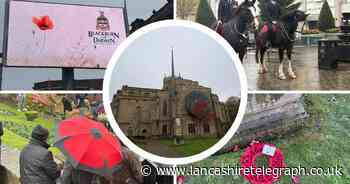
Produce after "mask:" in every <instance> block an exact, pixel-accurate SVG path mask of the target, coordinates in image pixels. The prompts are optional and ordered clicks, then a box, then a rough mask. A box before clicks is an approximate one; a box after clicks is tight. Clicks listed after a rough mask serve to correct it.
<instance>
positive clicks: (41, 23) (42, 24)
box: [32, 15, 54, 31]
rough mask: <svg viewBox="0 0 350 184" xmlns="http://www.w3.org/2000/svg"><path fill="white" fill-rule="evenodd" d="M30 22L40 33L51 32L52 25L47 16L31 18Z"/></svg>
mask: <svg viewBox="0 0 350 184" xmlns="http://www.w3.org/2000/svg"><path fill="white" fill-rule="evenodd" d="M32 22H33V23H34V24H35V25H36V26H38V28H39V29H40V30H42V31H47V30H52V29H53V28H54V23H53V21H52V20H51V18H50V17H49V16H47V15H45V16H42V17H33V19H32Z"/></svg>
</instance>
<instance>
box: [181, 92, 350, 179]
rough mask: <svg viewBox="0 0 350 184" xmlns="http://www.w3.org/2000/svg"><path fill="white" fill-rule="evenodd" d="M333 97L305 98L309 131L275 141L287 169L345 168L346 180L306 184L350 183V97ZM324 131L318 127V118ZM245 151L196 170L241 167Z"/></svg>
mask: <svg viewBox="0 0 350 184" xmlns="http://www.w3.org/2000/svg"><path fill="white" fill-rule="evenodd" d="M330 97H331V95H306V96H304V101H305V108H306V110H307V111H308V113H309V114H310V116H311V117H310V118H309V122H308V123H309V124H308V127H307V128H305V129H303V130H301V131H299V132H297V133H295V134H293V135H290V136H288V137H285V138H283V139H276V140H274V141H272V143H273V144H275V145H276V146H277V147H278V148H280V149H281V150H282V152H283V153H284V156H285V159H286V163H287V167H298V166H299V165H300V166H301V167H306V168H311V167H322V168H329V167H335V166H338V167H341V168H342V172H343V176H301V183H305V184H313V183H314V184H316V183H317V184H328V183H332V184H333V183H336V184H349V183H350V176H349V173H350V115H349V112H350V96H345V95H337V96H335V97H336V101H335V102H332V101H331V100H330V99H331V98H330ZM317 116H319V117H320V119H321V127H320V128H318V127H316V126H315V125H316V124H315V120H316V119H317V118H316V117H317ZM242 154H243V150H241V151H239V152H236V153H228V154H224V155H220V156H213V157H210V158H208V159H205V160H203V161H201V162H198V163H195V164H194V165H195V166H201V167H210V166H211V167H212V166H217V167H220V166H240V162H239V159H240V156H241V155H242ZM186 181H187V182H186V183H188V184H197V183H198V184H199V183H213V184H214V183H216V184H221V183H243V184H244V183H246V184H248V182H246V181H245V180H244V179H243V177H242V176H201V177H187V178H186ZM278 183H279V184H290V183H291V178H290V176H283V177H282V178H281V180H280V181H279V182H278Z"/></svg>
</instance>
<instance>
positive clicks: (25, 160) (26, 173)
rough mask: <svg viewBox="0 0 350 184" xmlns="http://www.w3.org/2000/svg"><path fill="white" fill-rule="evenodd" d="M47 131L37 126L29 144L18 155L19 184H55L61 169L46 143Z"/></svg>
mask: <svg viewBox="0 0 350 184" xmlns="http://www.w3.org/2000/svg"><path fill="white" fill-rule="evenodd" d="M48 137H49V131H48V130H47V129H46V128H44V127H42V126H40V125H38V126H36V127H35V128H34V129H33V131H32V135H31V140H30V142H29V144H28V145H27V146H26V147H25V148H23V150H22V151H21V153H20V159H19V166H20V182H21V183H22V184H56V179H57V178H59V177H60V174H61V168H60V167H59V166H58V165H57V164H56V162H55V161H54V159H53V155H52V153H51V151H49V150H48V148H49V147H50V145H49V144H48V143H47V139H48Z"/></svg>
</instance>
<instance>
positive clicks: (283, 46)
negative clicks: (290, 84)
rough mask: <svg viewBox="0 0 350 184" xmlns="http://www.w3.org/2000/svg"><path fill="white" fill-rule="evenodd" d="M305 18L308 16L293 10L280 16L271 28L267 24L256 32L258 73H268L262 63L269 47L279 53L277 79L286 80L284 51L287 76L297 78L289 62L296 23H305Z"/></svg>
mask: <svg viewBox="0 0 350 184" xmlns="http://www.w3.org/2000/svg"><path fill="white" fill-rule="evenodd" d="M307 16H308V15H307V14H305V13H304V12H303V11H300V10H294V11H291V12H289V13H287V14H286V15H284V16H282V17H281V18H280V20H279V21H277V23H276V24H274V25H272V27H270V26H268V25H267V23H265V24H264V25H263V26H262V28H261V30H260V31H259V32H257V33H256V36H255V41H256V53H255V59H256V62H257V63H258V64H259V69H258V73H260V74H263V73H266V72H267V71H268V70H267V67H266V65H265V62H264V54H265V52H266V50H267V49H268V48H269V45H270V46H271V47H273V48H277V49H278V53H279V62H280V64H279V68H278V78H279V79H281V80H284V79H286V76H285V74H284V72H283V58H284V53H285V50H286V51H287V58H288V76H289V78H291V79H295V78H296V77H297V76H296V75H295V73H294V71H293V68H292V61H291V57H292V51H293V45H294V39H295V32H296V31H297V27H298V23H299V22H302V21H305V20H306V17H307ZM270 29H272V30H270ZM271 31H272V34H273V35H274V36H273V38H272V39H271V37H270V36H269V34H271ZM268 43H269V44H268Z"/></svg>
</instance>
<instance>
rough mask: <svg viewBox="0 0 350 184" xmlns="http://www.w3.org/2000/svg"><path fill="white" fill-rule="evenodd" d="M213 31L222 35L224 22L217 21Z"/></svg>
mask: <svg viewBox="0 0 350 184" xmlns="http://www.w3.org/2000/svg"><path fill="white" fill-rule="evenodd" d="M215 31H216V32H217V33H218V34H219V35H221V36H224V23H222V21H218V23H217V25H216V27H215Z"/></svg>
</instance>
